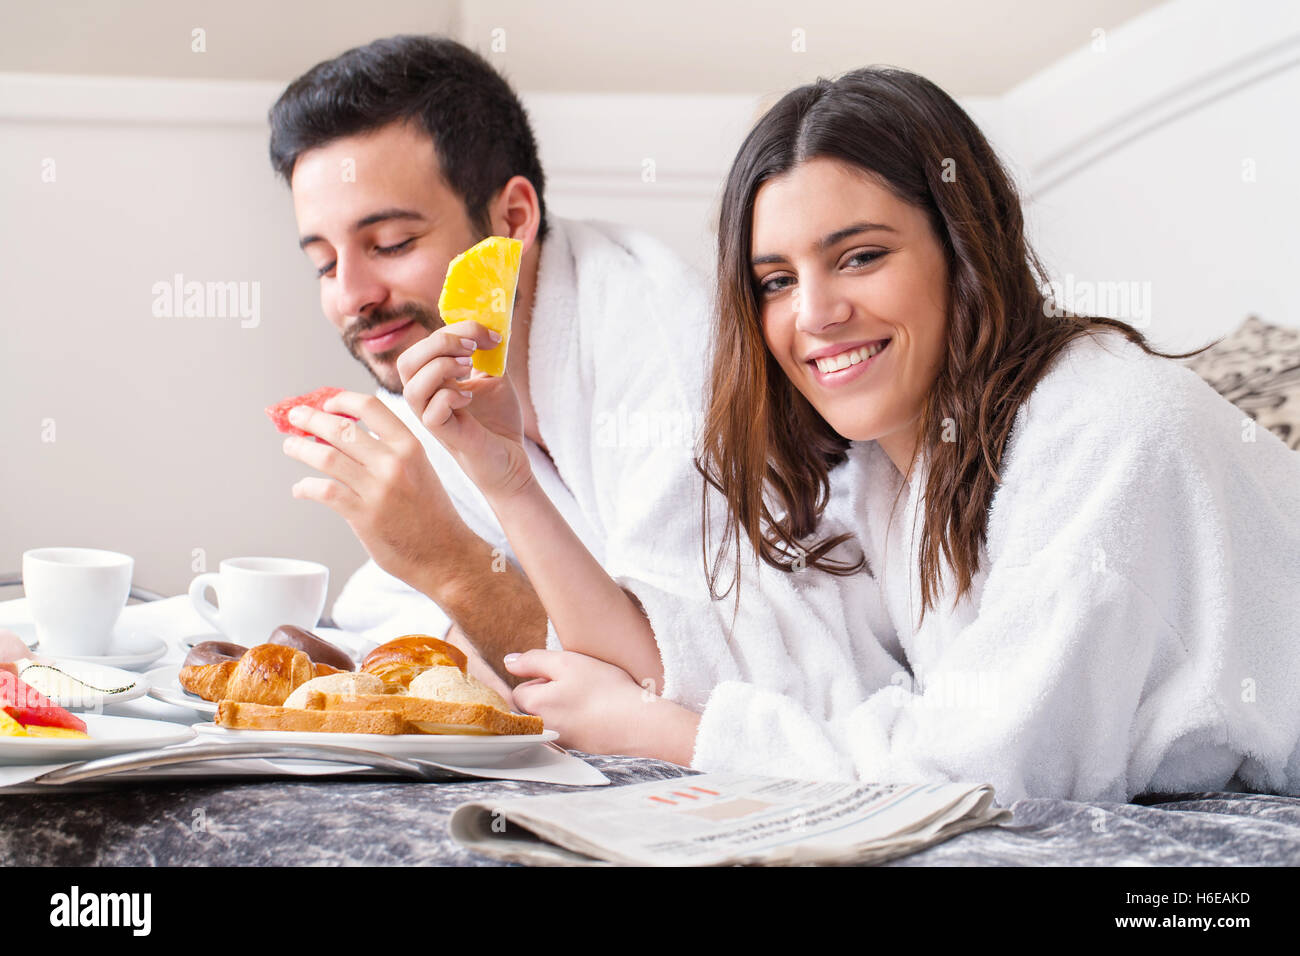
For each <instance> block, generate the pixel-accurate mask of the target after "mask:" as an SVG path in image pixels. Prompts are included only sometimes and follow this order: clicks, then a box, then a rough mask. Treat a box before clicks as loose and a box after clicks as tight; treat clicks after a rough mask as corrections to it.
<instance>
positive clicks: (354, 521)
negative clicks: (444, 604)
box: [284, 392, 472, 589]
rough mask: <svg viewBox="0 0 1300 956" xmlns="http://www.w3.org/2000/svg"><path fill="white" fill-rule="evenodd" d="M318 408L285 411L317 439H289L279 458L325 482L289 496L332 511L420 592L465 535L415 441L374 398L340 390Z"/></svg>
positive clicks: (306, 482) (308, 481)
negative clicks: (320, 474)
mask: <svg viewBox="0 0 1300 956" xmlns="http://www.w3.org/2000/svg"><path fill="white" fill-rule="evenodd" d="M322 409H323V410H322V411H317V410H316V409H314V408H307V407H305V406H300V407H298V408H295V409H293V410H292V411H291V412H290V413H289V421H290V422H292V423H293V424H294V425H296V426H298V427H299V428H301V429H303V431H307V432H310V433H311V434H313V435H316V436H317V437H318V438H320V439H322V441H320V442H318V441H314V440H312V439H310V438H302V437H297V436H291V437H289V438H286V439H285V440H284V453H285V454H286V455H288V456H289V457H291V458H296V459H298V461H301V462H302V463H303V464H305V465H310V466H311V467H313V468H315V469H316V470H318V471H320V472H323V473H324V475H326V476H328V477H316V476H309V477H307V478H303V479H301V480H299V481H298V483H297V484H295V485H294V486H293V496H294V497H295V498H308V499H310V500H312V501H319V502H320V503H321V504H323V505H328V506H329V507H330V508H333V509H334V510H335V511H336V512H338V514H339V515H341V516H342V517H343V519H344V520H345V521H347V523H348V524H349V525H350V526H351V528H352V531H353V533H354V534H355V535H356V536H357V538H358V540H360V542H361V544H362V546H363V547H364V548H365V549H366V553H367V554H369V555H370V557H372V558H373V559H374V560H375V563H376V564H378V565H379V566H380V567H381V568H383V569H384V570H385V571H387V572H388V573H389V574H392V575H393V576H395V577H398V578H400V579H402V580H403V581H405V582H407V583H408V584H410V585H412V586H413V587H416V588H417V589H421V585H424V584H425V582H426V581H427V580H428V579H429V577H430V574H431V570H432V569H436V568H437V567H438V566H439V565H440V563H441V561H440V559H442V561H445V559H446V556H447V555H448V554H449V553H453V554H454V553H455V549H456V545H457V542H460V541H462V540H464V537H465V535H467V534H472V532H470V531H469V529H468V528H467V527H466V525H465V523H464V522H463V521H462V520H461V518H460V515H459V514H457V513H456V509H455V507H454V505H453V504H452V502H451V499H450V498H449V497H448V495H447V492H446V490H445V489H444V488H443V487H442V482H441V481H439V480H438V475H437V473H436V472H435V471H434V470H433V465H431V464H430V463H429V459H428V458H427V457H426V456H425V452H424V448H423V446H421V444H420V442H419V439H417V438H416V437H415V436H414V435H412V434H411V432H410V430H409V429H408V428H407V427H406V426H405V425H403V424H402V422H401V420H400V419H398V417H397V416H396V415H394V414H393V413H392V412H391V411H389V410H388V408H387V407H386V406H385V405H384V403H383V402H381V401H380V400H379V399H378V398H377V397H375V396H374V395H362V394H360V393H358V392H340V393H339V394H337V395H335V396H333V397H332V398H330V399H329V400H328V401H326V402H325V403H324V405H323V406H322ZM333 412H344V413H346V414H348V415H354V416H356V417H357V418H359V419H361V420H362V422H364V425H363V424H362V422H354V421H350V420H349V419H346V418H343V417H341V416H340V415H336V414H331V413H333ZM367 427H368V428H370V429H373V430H374V434H371V432H370V431H368V430H367Z"/></svg>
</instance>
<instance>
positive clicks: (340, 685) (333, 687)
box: [284, 671, 384, 708]
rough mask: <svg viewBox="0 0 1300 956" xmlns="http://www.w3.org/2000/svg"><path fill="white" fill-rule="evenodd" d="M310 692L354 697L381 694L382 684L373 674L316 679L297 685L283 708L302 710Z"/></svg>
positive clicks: (347, 674) (343, 674)
mask: <svg viewBox="0 0 1300 956" xmlns="http://www.w3.org/2000/svg"><path fill="white" fill-rule="evenodd" d="M312 691H318V692H320V693H322V694H341V695H342V696H344V697H347V696H348V695H352V696H356V695H358V694H382V693H383V692H384V682H383V681H381V680H380V679H379V678H378V677H376V676H375V675H374V674H364V673H353V672H350V671H346V672H340V673H338V674H330V675H329V676H327V677H316V678H313V679H312V680H309V681H307V683H305V684H299V685H298V686H297V687H296V688H294V691H293V693H292V694H290V695H289V696H288V697H287V698H286V699H285V702H284V706H285V707H293V708H303V707H306V706H307V695H308V694H309V693H311V692H312Z"/></svg>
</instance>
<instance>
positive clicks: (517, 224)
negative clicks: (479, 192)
mask: <svg viewBox="0 0 1300 956" xmlns="http://www.w3.org/2000/svg"><path fill="white" fill-rule="evenodd" d="M489 209H490V210H491V220H492V233H493V235H497V236H509V237H510V238H511V239H518V240H519V241H521V242H522V243H523V244H524V248H523V251H524V252H525V253H526V252H528V250H529V249H530V248H532V245H533V240H534V239H535V238H536V237H537V229H538V227H539V226H540V225H541V221H542V208H541V203H540V202H539V201H538V198H537V190H536V189H534V188H533V184H532V182H531V181H529V179H528V178H527V177H525V176H512V177H510V179H509V180H508V181H507V182H506V184H505V185H504V186H502V187H501V189H500V190H499V191H498V192H497V194H496V195H495V196H494V197H492V202H491V203H490V204H489Z"/></svg>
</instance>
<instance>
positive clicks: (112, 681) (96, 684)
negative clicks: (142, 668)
mask: <svg viewBox="0 0 1300 956" xmlns="http://www.w3.org/2000/svg"><path fill="white" fill-rule="evenodd" d="M15 663H16V664H17V666H18V677H19V679H20V680H22V681H23V683H25V684H27V685H28V686H29V687H31V688H32V689H33V690H36V691H38V692H40V693H41V694H44V695H45V696H46V697H48V698H49V699H50V700H51V701H53V702H54V703H55V704H57V705H58V706H60V707H63V708H65V709H67V710H94V711H96V712H98V711H99V710H100V709H102V708H103V707H106V706H107V705H109V704H121V703H125V702H126V701H128V700H135V699H136V698H137V697H143V696H144V695H145V694H146V693H147V692H148V690H149V679H148V678H147V677H146V676H144V675H143V674H137V673H135V672H133V671H125V670H122V669H121V668H118V667H106V666H104V665H103V664H92V663H88V662H86V661H79V660H75V659H72V658H66V659H65V658H62V657H53V658H50V659H48V660H46V659H45V658H41V659H40V660H32V659H30V658H28V659H26V660H21V661H17V662H15Z"/></svg>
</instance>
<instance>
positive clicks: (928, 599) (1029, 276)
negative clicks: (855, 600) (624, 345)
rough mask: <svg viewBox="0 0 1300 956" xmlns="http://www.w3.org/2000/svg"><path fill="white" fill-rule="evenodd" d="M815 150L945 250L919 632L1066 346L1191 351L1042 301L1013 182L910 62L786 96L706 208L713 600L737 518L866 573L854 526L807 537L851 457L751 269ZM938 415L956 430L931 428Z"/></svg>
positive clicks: (767, 550) (802, 562)
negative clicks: (923, 217) (718, 528)
mask: <svg viewBox="0 0 1300 956" xmlns="http://www.w3.org/2000/svg"><path fill="white" fill-rule="evenodd" d="M814 157H827V158H831V159H835V160H840V161H843V162H845V163H848V164H851V165H852V166H855V167H857V168H858V169H861V170H863V171H865V172H867V173H869V174H871V175H873V176H874V177H875V178H876V179H877V181H879V182H880V183H881V184H882V185H884V186H886V187H888V188H889V189H890V190H891V191H892V192H893V193H894V194H895V195H897V196H898V197H899V198H900V199H902V200H903V201H905V202H908V203H910V204H912V205H913V206H916V207H918V208H920V209H923V210H924V211H925V212H926V213H927V214H928V217H929V221H930V224H931V226H932V228H933V229H934V233H935V235H936V237H937V238H938V240H939V242H940V244H941V245H942V247H943V249H944V252H945V255H946V258H947V263H948V282H949V290H948V292H949V295H948V309H949V312H948V342H947V350H946V354H945V356H944V361H943V364H942V367H941V369H940V371H939V373H938V377H937V379H936V381H935V382H934V385H933V387H932V388H931V390H930V392H929V394H928V397H927V400H926V403H925V407H924V408H923V409H922V412H921V419H920V443H921V445H920V448H918V451H919V452H921V453H923V454H928V456H929V472H928V476H927V479H926V487H925V489H924V492H925V509H924V518H923V529H922V537H921V546H920V576H921V615H920V619H919V620H918V621H917V627H918V628H919V627H920V624H921V622H922V621H924V619H925V612H926V610H927V609H928V608H929V607H930V606H931V605H932V604H933V603H935V601H936V600H937V598H938V595H939V593H940V584H939V581H940V556H941V555H942V557H943V559H944V560H946V561H947V563H948V564H949V566H950V567H951V568H952V570H953V571H954V573H955V575H956V580H955V584H956V593H955V595H954V599H953V600H954V603H956V601H957V600H959V599H960V598H961V597H962V596H963V595H965V594H966V592H967V591H969V590H970V586H971V580H972V577H973V576H974V575H975V573H976V572H977V571H978V570H979V561H980V549H981V547H982V546H983V544H984V542H985V537H986V534H987V516H988V511H989V505H990V502H991V501H992V498H993V494H994V491H995V486H996V484H997V483H998V482H1000V481H1001V478H1000V477H999V474H998V469H999V467H1000V466H1001V462H1002V454H1003V449H1004V448H1005V446H1006V442H1007V438H1008V436H1009V434H1010V431H1011V427H1012V424H1013V422H1014V420H1015V416H1016V411H1017V409H1019V407H1020V405H1021V404H1022V403H1023V402H1024V401H1025V399H1026V398H1028V396H1029V394H1030V392H1031V391H1033V388H1034V386H1035V385H1036V384H1037V382H1038V381H1039V379H1040V378H1041V377H1042V376H1043V374H1044V373H1045V372H1046V371H1047V369H1048V367H1049V366H1050V365H1051V363H1052V361H1053V359H1054V358H1055V357H1056V356H1057V354H1058V353H1060V351H1061V350H1062V349H1063V348H1064V347H1065V346H1066V344H1068V343H1069V342H1070V341H1071V340H1073V339H1075V338H1078V337H1080V336H1082V335H1091V334H1096V333H1098V332H1101V331H1104V330H1108V329H1113V330H1116V331H1118V332H1120V333H1122V334H1123V335H1124V336H1126V337H1127V338H1128V339H1129V340H1130V341H1132V342H1134V343H1135V344H1137V345H1139V346H1140V347H1141V348H1142V349H1143V350H1144V351H1145V352H1147V353H1148V354H1150V355H1157V356H1160V357H1162V358H1171V359H1172V358H1186V357H1188V356H1190V355H1195V354H1197V353H1196V352H1189V353H1185V354H1182V355H1168V354H1166V353H1163V352H1159V351H1156V350H1155V349H1152V348H1151V347H1150V345H1149V344H1148V343H1147V341H1146V338H1145V337H1144V336H1143V334H1142V333H1141V332H1139V331H1138V330H1137V329H1136V328H1134V327H1133V326H1131V325H1129V324H1127V323H1125V322H1122V321H1119V320H1117V319H1110V318H1102V317H1092V316H1073V315H1070V314H1068V313H1066V314H1064V315H1062V314H1060V310H1059V309H1057V308H1054V307H1053V303H1051V301H1050V300H1049V299H1048V297H1047V295H1046V293H1045V292H1044V289H1045V288H1047V273H1046V270H1045V269H1044V268H1043V266H1042V263H1041V262H1040V261H1039V260H1038V257H1037V256H1036V255H1035V254H1034V252H1033V250H1032V249H1031V248H1030V247H1029V244H1028V242H1027V241H1026V239H1025V234H1024V221H1023V216H1022V214H1021V208H1020V199H1019V196H1018V195H1017V193H1016V189H1015V186H1014V184H1013V182H1012V180H1011V177H1010V176H1009V175H1008V174H1007V172H1006V170H1005V168H1004V167H1003V165H1002V163H1001V162H1000V161H999V159H998V157H997V155H996V154H995V153H994V151H993V149H992V148H991V147H990V146H989V144H988V141H987V140H986V139H985V138H984V135H983V134H982V133H981V132H980V130H979V128H978V127H977V126H976V125H975V123H974V122H973V121H972V120H971V119H970V117H969V116H967V115H966V113H965V112H964V111H963V110H962V109H961V107H960V106H958V105H957V104H956V103H955V102H954V101H953V100H952V98H951V97H949V96H948V95H947V94H946V93H944V92H943V91H942V90H940V89H939V88H938V87H937V86H935V85H934V84H933V83H931V82H929V81H928V80H926V79H924V78H922V77H920V76H917V75H915V74H913V73H909V72H906V71H904V70H897V69H892V68H885V67H867V68H864V69H860V70H855V71H853V72H851V73H847V74H845V75H843V76H841V77H840V78H838V79H836V80H827V79H819V80H817V81H816V82H815V83H811V84H808V85H807V86H801V87H799V88H798V89H796V90H793V91H791V92H790V93H787V94H786V95H785V96H784V97H783V98H782V99H781V100H780V101H779V102H777V104H776V105H775V106H773V107H772V108H771V109H770V110H769V111H768V112H767V113H766V114H765V115H764V116H763V117H762V119H760V120H759V122H758V124H757V125H756V126H755V127H754V129H753V130H752V131H751V132H750V134H749V136H748V137H747V138H746V139H745V142H744V144H743V145H742V146H741V148H740V152H739V153H738V154H737V156H736V159H735V161H734V163H733V164H732V167H731V172H730V173H729V174H728V176H727V181H726V186H725V189H724V191H723V196H722V206H721V212H720V214H719V218H718V285H717V302H716V311H715V316H714V321H715V328H714V332H713V339H712V350H713V351H712V359H711V365H712V372H711V375H710V381H711V389H710V396H709V402H708V409H707V412H706V415H705V421H704V426H703V430H702V432H701V435H700V441H699V444H698V445H697V451H698V454H697V456H696V459H695V466H696V468H697V469H698V470H699V471H700V473H701V474H702V475H703V476H704V478H705V480H706V482H707V485H706V486H705V488H704V509H703V515H704V516H703V535H702V537H703V538H704V540H705V544H704V566H705V574H706V577H707V578H708V581H709V592H710V595H711V596H712V598H713V599H714V600H718V599H719V598H721V597H725V596H726V594H727V593H729V592H730V590H731V587H730V586H728V588H727V590H726V591H724V592H722V593H721V594H719V593H718V588H717V585H718V577H719V572H720V568H721V567H722V565H723V561H724V559H725V556H726V552H727V550H728V539H729V540H731V541H733V542H734V546H735V548H734V551H735V557H736V564H735V578H734V581H733V583H734V585H735V587H736V607H737V610H738V609H739V602H740V569H741V564H740V556H741V529H742V528H743V529H744V535H745V537H747V538H748V540H749V544H750V546H751V547H753V548H754V549H755V551H757V553H758V555H759V556H760V557H761V558H762V560H763V561H765V562H766V563H767V564H769V565H771V566H773V567H775V568H779V569H781V570H783V571H793V570H801V569H803V568H804V567H808V568H817V569H819V570H822V571H826V572H829V573H831V574H837V575H851V574H854V573H857V572H859V571H861V570H863V569H866V570H867V571H868V573H874V572H873V571H872V569H871V568H869V567H867V562H866V558H865V556H864V555H861V556H859V557H858V558H857V559H856V560H852V561H845V560H836V559H833V558H832V557H831V556H830V552H831V551H832V550H833V549H834V548H835V547H837V546H838V545H840V544H841V543H844V542H845V541H847V540H849V539H851V537H852V536H851V535H848V534H844V535H839V536H836V537H831V538H827V539H824V540H822V541H817V542H813V541H811V540H810V539H811V537H812V536H813V535H814V533H815V532H816V530H817V526H818V523H819V522H820V519H821V516H822V513H823V511H824V510H825V508H826V505H827V503H828V501H829V497H830V478H829V475H830V471H831V469H833V468H834V467H835V466H837V465H839V464H841V463H842V462H844V461H845V459H846V457H847V455H846V451H847V449H848V447H849V444H850V443H849V440H848V439H847V438H845V437H843V436H842V435H840V434H838V433H837V432H836V431H835V430H834V429H832V428H831V426H830V425H829V424H828V423H827V422H826V420H825V419H823V418H822V417H821V415H820V413H818V412H817V410H816V409H815V408H813V406H812V405H811V404H810V403H809V402H808V400H807V399H806V398H804V397H803V395H802V394H801V393H800V392H799V390H798V389H797V388H795V387H794V385H793V384H792V383H791V382H790V380H789V378H787V377H786V375H785V373H784V371H783V370H782V369H781V366H780V365H779V364H778V363H777V361H776V359H775V358H774V357H773V356H772V355H771V353H770V352H769V351H768V349H767V345H766V342H765V340H764V336H763V328H762V321H761V313H760V309H759V303H758V292H757V288H756V283H755V281H754V278H753V272H752V267H751V265H750V259H751V234H752V225H753V212H754V197H755V195H756V194H757V192H758V190H759V187H760V186H761V185H762V184H763V183H765V182H766V181H767V180H769V179H771V178H772V177H774V176H779V175H781V174H783V173H785V172H788V171H789V170H791V169H792V168H794V167H795V166H797V165H798V164H800V163H802V162H805V161H806V160H809V159H812V158H814ZM1211 344H1213V343H1211ZM1209 347H1210V346H1208V345H1207V346H1204V347H1203V348H1202V349H1198V350H1197V352H1199V351H1203V350H1204V348H1209ZM945 419H951V425H952V427H953V428H955V434H956V435H957V436H958V439H957V440H956V441H942V440H940V437H941V433H942V429H943V424H944V421H945ZM709 486H711V487H712V488H714V489H717V490H718V491H719V492H721V494H722V496H723V497H724V498H725V500H726V502H727V515H726V522H725V532H724V540H723V541H722V542H721V543H720V546H719V548H718V552H717V555H716V557H715V559H714V561H713V564H712V566H710V562H709V553H708V552H709V544H708V529H709V510H708V509H709V505H708V502H709V497H710V494H711V492H710V490H709ZM769 496H770V501H771V504H772V505H774V506H775V507H776V511H777V514H774V513H773V510H772V508H771V507H769ZM733 624H734V618H733Z"/></svg>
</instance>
